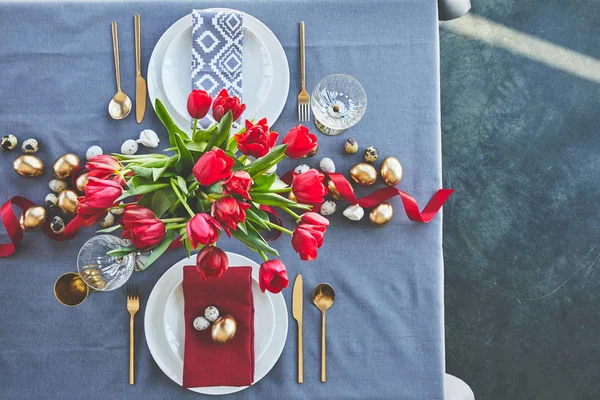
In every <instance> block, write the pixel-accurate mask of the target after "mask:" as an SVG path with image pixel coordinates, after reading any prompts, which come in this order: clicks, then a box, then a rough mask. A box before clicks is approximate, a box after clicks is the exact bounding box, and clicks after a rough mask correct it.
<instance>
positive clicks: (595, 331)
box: [440, 0, 600, 400]
mask: <svg viewBox="0 0 600 400" xmlns="http://www.w3.org/2000/svg"><path fill="white" fill-rule="evenodd" d="M471 1H472V3H473V8H472V10H471V15H474V16H475V17H478V18H484V19H485V20H488V21H491V22H493V23H495V24H501V25H504V26H505V27H507V28H509V29H510V30H514V31H516V32H520V33H525V34H527V35H530V36H532V37H534V38H537V39H542V40H544V41H546V42H548V43H550V44H552V45H556V46H561V47H562V48H564V50H570V51H571V52H572V53H570V56H569V57H567V60H565V59H564V58H565V56H564V54H565V53H564V51H563V52H560V51H557V52H556V53H554V52H548V48H547V47H542V48H541V49H545V51H546V54H545V56H546V58H552V57H553V56H554V55H556V57H562V58H563V59H562V60H560V59H557V60H555V61H556V65H559V64H561V63H562V64H563V65H564V61H567V64H568V63H570V62H572V63H576V62H577V60H578V58H580V57H588V58H589V57H592V58H593V59H595V61H596V62H595V63H591V64H587V66H586V68H598V66H599V65H600V1H598V0H571V1H564V0H527V1H523V0H479V1H478V0H471ZM459 21H460V20H459ZM459 21H457V22H459ZM440 35H441V44H440V46H441V94H442V131H443V160H444V164H443V168H444V186H445V187H453V188H454V189H456V193H455V194H454V195H453V196H452V198H451V201H450V202H449V204H447V205H446V207H445V208H444V250H445V269H446V278H445V279H446V283H445V292H446V294H445V301H446V340H447V344H446V361H447V371H448V372H449V373H451V374H453V375H456V376H458V377H460V378H462V379H463V380H465V381H466V382H467V383H468V384H469V385H470V386H471V387H472V388H473V391H474V392H475V397H476V398H477V399H478V400H479V399H483V400H496V399H502V400H504V399H510V400H517V399H544V400H570V399H576V400H587V399H590V400H592V399H594V400H597V399H600V379H599V377H600V262H598V261H599V260H600V201H599V200H598V199H600V182H599V177H600V80H596V79H591V78H584V77H581V76H578V75H577V74H576V73H573V71H571V70H569V68H561V67H556V65H555V66H551V65H549V64H550V63H547V62H540V61H539V57H538V56H536V55H535V54H533V53H535V52H536V51H540V49H538V48H536V46H532V47H531V49H530V51H531V53H532V55H531V57H528V56H527V55H523V54H519V52H518V51H517V52H513V51H511V47H512V45H516V44H517V43H510V41H509V43H505V46H498V45H493V44H487V43H485V42H484V41H481V40H477V39H476V38H473V37H467V36H465V35H461V34H459V33H456V31H454V30H452V29H450V28H447V27H445V26H444V24H442V25H441V27H440ZM509 39H510V38H509ZM584 72H585V71H584ZM588 72H590V71H589V70H588ZM591 72H599V71H591ZM596 76H598V74H596Z"/></svg>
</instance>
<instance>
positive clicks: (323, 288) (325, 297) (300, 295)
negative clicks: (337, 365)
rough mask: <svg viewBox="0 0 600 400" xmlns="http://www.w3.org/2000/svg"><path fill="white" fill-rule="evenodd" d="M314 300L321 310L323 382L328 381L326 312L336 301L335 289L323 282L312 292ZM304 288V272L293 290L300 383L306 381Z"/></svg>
mask: <svg viewBox="0 0 600 400" xmlns="http://www.w3.org/2000/svg"><path fill="white" fill-rule="evenodd" d="M312 301H313V303H314V304H315V306H316V307H317V308H318V309H319V310H320V311H321V382H326V381H327V348H326V341H325V336H326V326H325V314H326V312H327V310H328V309H329V308H330V307H331V306H332V305H333V302H334V301H335V291H334V290H333V287H331V285H329V284H328V283H321V284H319V285H317V287H315V288H314V290H313V292H312ZM303 302H304V290H303V280H302V274H298V276H297V277H296V281H295V282H294V289H293V292H292V316H293V317H294V319H295V320H296V322H297V323H298V383H303V382H304V354H303V353H304V352H303V343H302V320H303V318H302V309H303Z"/></svg>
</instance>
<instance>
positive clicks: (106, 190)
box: [84, 175, 123, 208]
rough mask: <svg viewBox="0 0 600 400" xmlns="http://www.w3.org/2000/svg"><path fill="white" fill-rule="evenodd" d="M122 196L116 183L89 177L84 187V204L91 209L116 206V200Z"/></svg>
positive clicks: (119, 186)
mask: <svg viewBox="0 0 600 400" xmlns="http://www.w3.org/2000/svg"><path fill="white" fill-rule="evenodd" d="M122 194H123V188H122V187H121V185H120V184H119V183H118V182H115V181H111V180H107V179H98V178H94V177H89V175H88V183H87V185H86V187H85V200H84V202H85V204H86V205H87V206H88V207H91V208H110V207H114V206H116V205H117V203H118V201H117V198H119V196H121V195H122Z"/></svg>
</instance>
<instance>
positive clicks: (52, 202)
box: [44, 193, 58, 208]
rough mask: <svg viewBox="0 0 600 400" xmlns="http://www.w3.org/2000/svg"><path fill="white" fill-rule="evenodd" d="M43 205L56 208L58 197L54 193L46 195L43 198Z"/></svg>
mask: <svg viewBox="0 0 600 400" xmlns="http://www.w3.org/2000/svg"><path fill="white" fill-rule="evenodd" d="M44 203H45V204H46V207H48V208H54V207H58V196H57V195H56V194H54V193H48V194H47V195H46V198H44Z"/></svg>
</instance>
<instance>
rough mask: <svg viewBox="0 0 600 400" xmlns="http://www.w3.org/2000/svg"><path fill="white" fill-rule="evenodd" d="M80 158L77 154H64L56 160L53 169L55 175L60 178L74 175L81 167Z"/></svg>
mask: <svg viewBox="0 0 600 400" xmlns="http://www.w3.org/2000/svg"><path fill="white" fill-rule="evenodd" d="M79 165H80V160H79V157H77V156H76V155H75V154H71V153H68V154H64V155H62V156H60V157H58V159H57V160H56V161H55V162H54V165H53V166H52V170H53V171H54V176H55V177H57V178H58V179H65V178H68V177H70V176H71V175H73V173H74V172H75V171H76V170H77V168H79Z"/></svg>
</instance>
